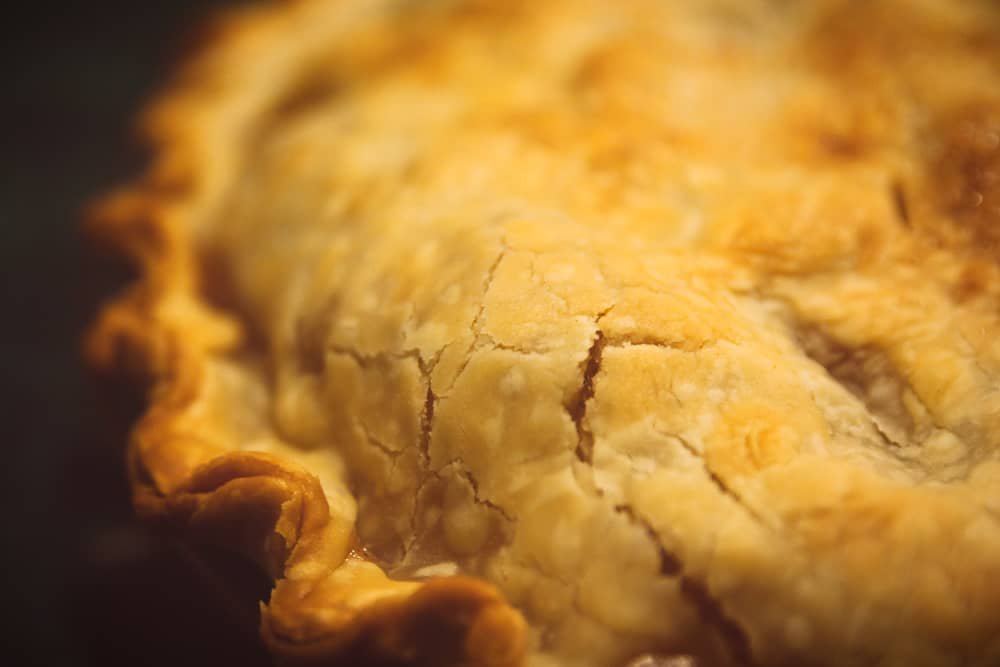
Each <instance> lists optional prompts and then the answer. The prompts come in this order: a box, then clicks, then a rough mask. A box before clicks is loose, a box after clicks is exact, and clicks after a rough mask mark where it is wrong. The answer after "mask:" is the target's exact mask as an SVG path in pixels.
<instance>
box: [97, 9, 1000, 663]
mask: <svg viewBox="0 0 1000 667" xmlns="http://www.w3.org/2000/svg"><path fill="white" fill-rule="evenodd" d="M144 128H145V132H146V136H147V137H149V139H150V141H151V143H152V145H153V146H154V148H155V151H156V153H155V154H156V159H155V161H154V163H153V165H152V168H151V169H150V170H149V172H148V173H147V174H146V175H145V177H144V178H142V179H141V180H140V181H138V182H137V183H136V184H134V185H132V186H131V187H128V188H126V189H124V190H122V191H120V192H117V193H114V194H112V195H110V196H108V197H107V198H106V199H104V200H103V201H102V202H101V203H100V204H99V205H98V206H97V207H96V209H95V211H94V214H93V215H92V216H91V219H90V227H91V228H92V229H93V230H94V231H95V232H96V233H97V234H98V235H99V236H101V237H102V238H105V239H108V240H110V241H111V242H113V243H115V244H117V246H118V247H120V248H121V249H122V251H123V252H125V253H127V254H128V255H129V256H131V257H132V258H133V259H134V260H135V261H136V262H137V264H138V266H139V267H140V269H141V279H140V280H139V281H138V282H137V283H136V284H135V285H133V286H132V287H131V288H130V289H129V290H128V291H127V293H125V294H124V295H123V296H121V297H120V298H118V299H117V300H116V301H115V302H114V303H112V304H111V305H110V306H108V307H107V308H105V309H104V311H103V312H102V314H101V315H100V317H99V319H98V321H97V323H96V325H95V326H94V329H93V331H92V333H91V335H90V337H89V338H88V341H87V353H88V356H89V358H90V360H92V362H93V363H95V364H96V365H98V366H100V367H104V368H108V369H113V370H116V371H118V372H123V373H128V374H131V375H133V376H134V377H136V378H137V379H139V380H140V381H142V382H144V383H145V386H147V387H148V388H149V394H148V395H149V403H148V410H147V411H146V413H145V415H144V416H143V418H142V419H141V421H140V422H139V424H138V425H137V426H136V428H135V430H134V433H133V436H132V440H131V446H130V449H129V468H130V473H131V479H132V483H133V488H134V492H135V504H136V507H137V509H138V512H139V513H140V515H142V516H143V517H147V518H149V519H151V520H158V521H167V522H170V523H172V524H174V525H177V526H180V527H182V528H183V529H184V530H185V531H187V533H188V534H190V536H191V538H192V539H194V540H208V541H213V542H216V543H219V544H222V545H225V546H227V547H230V548H235V549H238V550H239V551H242V552H244V553H246V554H249V555H250V556H252V557H253V558H255V559H256V560H257V561H258V562H259V563H260V564H261V566H262V567H264V568H266V570H267V572H268V573H269V574H270V575H271V576H272V577H273V578H274V580H275V586H274V590H273V592H272V595H271V597H270V599H269V601H268V602H267V604H266V605H264V606H263V607H262V631H263V634H264V637H265V638H266V640H267V641H268V643H269V646H270V647H271V649H272V650H273V651H274V653H275V655H276V656H278V657H279V658H280V659H281V660H282V661H284V662H287V663H289V664H314V663H322V664H331V665H332V664H337V665H341V664H343V665H358V664H391V665H403V664H406V665H436V666H445V665H478V666H490V667H506V666H513V665H519V664H527V665H531V666H533V667H543V666H553V665H567V666H569V665H574V666H575V665H581V666H582V665H595V666H605V665H608V666H610V665H616V666H617V665H624V664H627V663H630V661H631V664H642V665H653V664H664V665H666V664H674V665H678V664H692V660H693V661H696V662H697V664H698V665H745V664H756V665H805V664H809V665H876V664H878V665H908V666H915V665H996V664H1000V261H998V260H1000V11H998V9H997V7H996V5H995V4H994V3H991V2H988V1H987V0H960V1H952V0H909V1H904V0H877V1H876V0H873V1H872V2H849V1H847V0H838V1H834V0H823V1H817V2H809V3H788V2H778V1H777V0H746V1H744V0H706V1H703V2H696V1H694V0H690V1H687V2H664V1H662V0H629V1H628V2H607V1H606V0H546V1H545V2H534V1H530V0H492V1H487V0H427V1H425V2H416V1H413V0H339V1H337V0H325V1H324V0H300V1H297V2H284V3H273V4H268V5H264V6H260V7H256V8H252V9H248V10H241V11H240V12H238V13H234V14H232V15H229V16H228V17H227V18H225V19H223V20H221V21H220V22H218V24H216V25H215V26H214V29H213V30H212V31H211V32H210V33H209V35H208V39H207V45H206V46H205V47H204V49H203V50H202V51H201V52H200V53H199V55H197V56H196V57H195V58H193V59H192V60H191V61H190V62H189V63H188V64H187V65H186V66H185V67H183V68H182V69H181V71H180V72H179V74H178V76H177V79H176V81H175V83H174V84H173V85H172V86H171V87H170V88H169V90H168V92H167V93H166V94H165V95H164V96H163V97H162V99H160V100H159V101H158V102H157V103H155V104H154V105H153V106H152V108H151V110H150V111H149V113H148V114H147V115H146V116H145V121H144ZM671 656H674V657H671ZM677 656H688V657H687V658H680V657H677ZM658 661H659V662H658Z"/></svg>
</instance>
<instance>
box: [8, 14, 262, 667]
mask: <svg viewBox="0 0 1000 667" xmlns="http://www.w3.org/2000/svg"><path fill="white" fill-rule="evenodd" d="M231 4H237V3H236V2H235V0H230V1H229V2H222V1H219V0H213V1H209V0H172V1H156V2H154V1H151V0H131V1H125V0H110V1H104V2H101V1H100V0H96V1H92V2H80V1H77V0H67V1H64V2H60V3H46V2H36V3H30V2H29V3H16V6H17V7H18V8H17V9H16V10H10V9H8V10H5V12H4V16H3V18H2V19H0V37H2V39H0V53H2V58H0V67H2V78H0V91H2V93H0V95H2V97H0V99H2V105H0V107H2V108H0V121H2V123H0V137H2V138H0V147H2V153H0V157H2V159H0V233H2V238H0V272H2V273H0V290H2V291H0V332H2V339H0V359H2V363H3V375H2V377H3V385H2V390H3V391H2V396H0V399H2V401H0V411H2V413H0V414H2V415H3V419H2V422H0V423H2V424H3V427H4V429H3V432H2V435H3V437H2V440H0V447H2V448H3V450H2V454H0V457H2V458H0V471H2V472H0V474H2V477H0V494H2V496H0V508H2V512H3V514H2V518H0V521H2V522H3V523H2V524H0V525H3V527H4V529H3V533H2V535H3V537H2V539H0V553H2V554H3V559H4V562H3V563H0V571H2V573H3V574H2V577H0V585H2V588H0V591H2V592H0V601H2V604H3V607H2V609H3V613H2V617H0V656H3V658H2V660H3V662H4V664H8V665H119V664H121V665H133V664H134V665H151V666H157V665H176V664H184V665H228V664H240V665H247V666H250V665H264V664H267V660H266V658H265V657H264V655H263V651H262V649H261V647H260V644H259V640H258V639H257V635H256V627H255V626H256V619H255V615H256V609H255V604H254V602H253V600H252V599H247V600H244V599H242V598H239V601H237V598H235V597H230V598H227V596H226V594H225V592H224V590H225V586H224V585H220V584H219V582H218V580H217V578H215V577H214V575H211V574H209V573H210V572H211V571H212V570H211V567H209V568H205V567H203V564H202V561H200V560H198V558H196V557H193V556H192V555H191V554H190V553H188V552H185V551H183V550H182V549H180V548H179V547H177V546H176V545H175V543H174V542H173V541H172V540H171V539H170V538H169V537H165V536H162V535H159V534H154V533H152V532H150V531H149V530H147V529H145V528H143V527H142V526H140V525H138V524H137V523H136V522H135V521H134V519H133V518H132V513H131V508H130V506H129V496H128V490H127V487H126V484H125V481H124V465H123V448H124V442H123V439H124V432H123V428H124V427H122V426H121V420H120V419H119V417H118V416H117V415H120V410H117V409H116V407H115V406H114V405H112V406H110V407H111V409H110V410H109V405H108V402H109V401H108V395H107V393H106V392H105V391H104V389H103V387H104V385H101V384H98V383H95V382H94V380H93V379H92V378H90V377H89V376H88V375H87V373H85V372H84V370H83V369H82V368H81V364H80V361H79V339H80V335H81V332H82V330H83V328H84V327H85V325H86V323H87V321H88V320H89V319H90V318H91V317H92V316H93V313H94V311H95V309H96V307H97V304H98V303H99V302H100V301H101V300H102V299H104V298H107V297H108V296H109V295H111V294H113V293H114V291H115V290H116V289H118V288H120V286H121V284H122V282H123V281H124V280H125V279H126V276H127V273H126V272H125V270H124V269H123V268H122V267H116V266H115V264H114V263H113V262H112V261H111V260H110V259H109V258H106V257H102V256H101V255H100V254H98V253H96V252H94V251H92V250H90V249H89V248H88V245H87V244H86V243H85V242H84V240H83V239H82V237H81V235H80V233H79V231H78V228H79V219H80V212H81V209H82V207H83V205H84V204H85V202H87V201H88V200H89V199H91V198H93V197H94V196H95V195H96V194H98V193H100V192H102V191H103V190H106V189H108V188H109V187H111V186H112V185H114V184H116V183H121V182H124V181H126V180H128V179H129V178H130V177H131V176H134V175H135V174H136V173H137V172H138V170H139V169H141V167H142V165H143V164H144V163H145V160H146V156H145V155H144V154H143V151H142V150H141V149H140V147H139V146H138V144H137V142H136V141H135V140H134V138H133V136H132V132H131V128H132V119H133V118H134V116H135V114H136V112H137V110H138V109H139V108H140V107H141V105H142V102H143V100H145V99H147V98H148V97H149V95H150V94H151V93H152V92H153V91H154V90H155V89H156V87H157V86H158V85H159V84H160V83H161V82H162V81H163V79H164V77H165V75H166V73H167V72H168V71H169V69H170V66H171V65H172V64H173V63H174V62H175V61H176V60H177V58H178V57H179V55H180V50H179V47H178V45H179V44H180V43H182V42H183V39H182V38H183V37H184V35H185V34H190V33H191V32H192V31H193V30H194V29H196V28H197V25H198V23H199V20H200V18H202V17H204V16H205V15H206V14H207V13H209V12H211V11H213V10H217V9H219V8H220V7H222V6H223V5H231ZM134 398H137V397H134ZM114 401H118V402H119V403H120V402H121V400H120V397H119V398H118V399H114V400H113V401H112V402H114ZM126 402H127V401H126ZM213 591H214V593H213Z"/></svg>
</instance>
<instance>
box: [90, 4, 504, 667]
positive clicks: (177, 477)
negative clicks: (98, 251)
mask: <svg viewBox="0 0 1000 667" xmlns="http://www.w3.org/2000/svg"><path fill="white" fill-rule="evenodd" d="M305 4H306V3H288V7H284V6H276V7H270V8H262V9H254V10H244V11H241V12H233V13H232V14H229V15H226V16H223V17H219V18H217V20H216V21H215V22H214V23H213V24H212V26H211V28H212V29H211V31H210V33H209V39H208V42H207V45H206V46H204V47H202V49H201V50H200V51H199V52H198V53H197V54H195V55H194V56H193V57H191V58H190V59H189V60H188V62H187V63H186V64H185V65H184V66H183V67H182V68H181V69H180V72H179V75H178V77H177V80H176V82H175V83H174V85H173V86H172V87H171V88H170V89H169V90H168V91H167V93H166V94H165V95H164V96H163V97H162V98H161V99H160V100H159V101H157V102H156V103H155V104H154V105H152V106H151V107H150V109H149V111H148V112H147V113H146V114H145V116H144V118H143V123H142V129H143V136H144V137H145V139H146V141H147V142H149V143H150V144H151V145H152V147H153V148H154V151H155V160H154V162H153V164H152V166H151V168H150V169H149V171H148V173H147V174H146V175H145V177H144V178H143V179H142V180H140V181H139V182H138V183H136V184H135V185H133V186H131V187H129V188H125V189H123V190H121V191H119V192H115V193H113V194H111V195H108V196H106V197H105V198H104V199H102V200H101V201H100V202H98V203H97V204H96V205H95V206H94V207H93V209H92V210H91V212H90V213H89V214H88V215H87V217H86V220H85V226H86V229H87V231H88V232H89V234H90V236H91V237H93V238H94V239H95V240H97V241H100V242H103V243H107V244H109V245H110V246H112V247H113V248H115V249H116V250H117V251H118V252H120V253H121V254H124V255H126V256H127V257H129V258H130V259H131V260H132V261H133V262H134V263H135V265H136V266H137V268H138V271H139V279H138V281H137V282H136V283H135V284H133V285H132V286H131V287H129V288H128V290H126V291H125V293H124V294H122V295H121V296H119V297H118V298H117V299H115V300H114V301H113V302H112V303H110V304H109V305H107V306H105V307H104V309H103V310H102V312H101V313H100V315H99V317H98V318H97V321H96V322H95V323H94V325H93V326H92V328H91V331H90V332H89V334H88V336H87V337H86V339H85V342H84V353H85V357H86V358H87V360H88V362H89V363H90V364H91V365H92V366H93V367H94V368H96V369H100V370H103V371H106V372H113V373H123V374H126V375H128V376H130V377H132V378H133V380H135V381H136V383H137V384H138V385H139V386H142V387H144V388H145V390H146V391H147V392H148V396H149V408H148V410H147V411H146V413H145V415H144V416H143V417H142V419H141V421H140V422H139V424H138V425H137V426H136V428H135V430H134V432H133V434H132V437H131V440H130V445H129V454H128V460H129V471H130V478H131V481H132V487H133V497H134V503H135V507H136V509H137V511H138V513H139V515H140V516H141V517H143V518H145V519H147V520H151V521H157V522H167V523H169V524H171V525H174V526H176V527H179V528H180V529H181V530H182V531H183V532H184V533H185V534H187V535H188V536H189V537H190V538H191V539H194V540H199V541H204V542H212V543H217V544H221V545H222V546H225V547H227V548H230V549H235V550H237V551H239V552H241V553H243V554H245V555H247V556H249V557H251V558H252V559H254V560H255V561H256V562H258V563H259V564H260V565H261V566H262V567H263V568H264V569H265V570H266V571H267V572H268V573H269V574H270V575H271V576H272V577H273V578H274V579H275V580H276V586H275V589H274V591H273V593H272V595H271V598H270V601H269V603H268V604H267V605H266V606H265V605H262V618H261V622H262V633H263V636H264V637H265V639H266V641H267V643H268V645H269V647H270V648H271V649H272V650H273V651H274V652H275V655H276V656H277V657H278V658H279V659H280V660H281V661H282V662H287V663H288V664H303V665H305V664H345V665H346V664H351V665H360V664H373V665H381V664H386V665H436V666H444V665H452V664H454V665H459V664H462V665H466V664H468V665H483V666H484V667H486V666H489V667H507V666H510V665H514V664H517V663H518V662H519V661H520V659H521V655H522V653H523V639H522V637H523V621H522V620H521V617H520V615H519V614H518V613H517V612H515V611H514V610H513V609H511V608H510V607H509V606H508V605H507V604H506V603H504V602H503V600H502V599H501V598H500V596H499V595H498V594H497V593H496V592H495V591H494V590H493V588H492V587H491V586H489V585H487V584H485V583H483V582H481V581H478V580H474V579H469V578H462V577H454V578H446V579H438V580H430V581H427V582H425V583H408V582H393V581H390V580H389V579H388V578H387V577H386V576H385V574H384V573H383V572H382V571H381V570H380V569H379V568H378V567H377V566H376V565H374V564H372V563H369V562H367V561H364V560H361V559H359V558H358V557H357V556H350V555H349V553H348V545H349V539H350V535H351V527H350V525H349V524H347V523H346V522H345V521H344V520H343V519H342V517H340V516H331V513H330V509H329V507H328V503H327V497H326V495H325V494H324V489H323V488H322V487H321V484H320V482H319V481H318V479H317V478H316V477H315V476H314V475H313V474H310V473H309V472H307V471H306V470H304V469H302V468H301V467H300V466H297V465H295V464H294V463H292V462H291V460H290V459H289V458H288V457H280V456H274V455H268V454H262V453H258V452H245V451H238V450H239V446H240V443H239V442H235V441H234V439H233V438H228V439H227V438H225V437H223V438H219V437H217V436H218V434H217V433H212V432H211V431H210V430H204V429H202V428H200V427H199V424H198V423H197V419H195V423H192V420H191V412H192V411H197V410H199V409H201V408H202V407H203V406H202V404H201V403H202V402H203V401H204V399H205V393H206V385H208V384H210V383H211V379H210V376H211V375H212V374H213V369H211V368H210V367H209V363H208V362H207V358H208V355H211V354H225V353H227V352H234V351H237V350H238V349H239V348H240V346H241V345H242V344H243V342H244V340H245V334H244V333H243V331H242V327H241V324H240V323H239V322H237V321H235V320H233V319H232V318H231V317H230V316H229V315H226V314H225V313H222V312H218V311H216V310H213V309H212V307H211V306H209V305H208V304H206V303H205V302H203V301H202V300H201V298H200V297H199V286H200V283H201V282H202V281H203V278H202V277H201V276H200V275H199V267H198V266H197V261H196V258H195V257H194V256H193V254H192V249H193V247H194V245H193V242H192V238H191V226H190V224H189V220H190V218H191V217H192V216H195V215H197V212H198V210H199V206H202V205H204V202H205V201H207V200H208V199H210V197H211V194H212V193H213V192H214V191H216V190H217V189H218V188H219V187H221V186H220V184H219V182H218V181H217V180H216V179H220V178H221V179H224V178H225V166H224V165H221V166H220V165H219V164H218V163H217V159H219V158H220V156H225V155H227V154H228V153H229V152H230V151H233V152H235V151H237V150H238V144H239V142H240V141H241V140H242V137H240V136H239V135H240V133H241V132H245V131H249V129H248V127H249V125H250V124H251V122H252V120H253V119H254V118H255V117H256V114H258V113H262V110H263V109H264V108H266V105H267V103H268V101H269V98H270V96H271V95H276V94H277V92H279V91H280V85H279V82H281V81H282V79H281V77H280V76H276V77H274V80H273V81H272V80H269V79H268V75H269V74H270V75H272V76H273V75H274V72H272V71H264V72H261V73H257V74H253V76H254V77H255V80H253V81H248V80H246V78H244V80H238V81H236V82H234V81H233V76H232V72H233V67H234V65H235V64H237V63H239V64H240V65H242V66H243V67H245V68H246V71H248V72H250V73H253V71H254V69H255V66H254V62H256V63H258V64H259V65H260V67H261V68H263V69H265V70H266V68H267V67H268V66H269V65H270V66H272V67H278V68H279V69H280V67H279V66H276V65H274V63H273V62H272V61H273V60H277V61H279V65H281V63H280V60H281V59H282V58H284V57H287V54H286V53H283V52H279V53H273V52H272V51H273V50H274V49H273V48H270V49H269V45H268V40H269V39H271V40H273V38H274V37H275V35H274V33H275V31H276V30H279V29H282V30H283V29H287V28H288V26H287V25H284V24H287V23H288V22H294V21H296V20H299V21H301V20H302V17H299V16H297V14H299V13H302V12H303V11H304V10H305V7H304V5H305ZM356 4H364V3H356ZM368 4H375V3H368ZM324 11H325V12H326V13H333V12H336V9H335V8H332V7H331V8H329V9H325V10H324ZM304 42H306V43H305V44H304V47H308V43H307V42H308V40H307V39H305V40H304ZM286 50H287V49H286ZM297 57H299V54H293V57H291V58H290V60H291V62H289V63H285V64H283V65H282V66H283V67H285V68H286V69H287V70H289V71H292V70H294V67H295V60H296V58H297ZM248 76H249V75H248ZM217 116H226V119H227V121H228V123H227V125H226V126H225V127H224V128H222V129H224V131H225V132H230V131H231V132H232V133H233V134H232V135H231V136H224V137H219V136H216V135H215V132H216V131H217V130H219V129H220V128H218V127H213V126H212V123H213V122H216V121H217V120H218V118H217Z"/></svg>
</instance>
